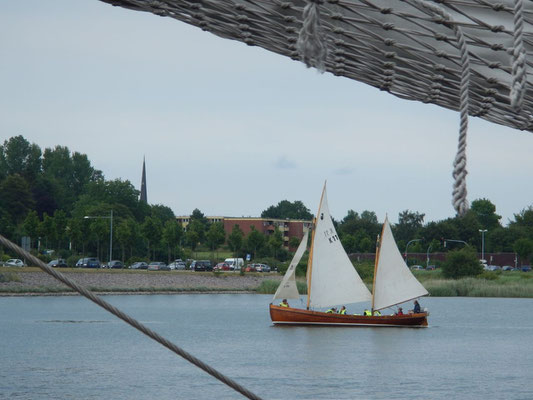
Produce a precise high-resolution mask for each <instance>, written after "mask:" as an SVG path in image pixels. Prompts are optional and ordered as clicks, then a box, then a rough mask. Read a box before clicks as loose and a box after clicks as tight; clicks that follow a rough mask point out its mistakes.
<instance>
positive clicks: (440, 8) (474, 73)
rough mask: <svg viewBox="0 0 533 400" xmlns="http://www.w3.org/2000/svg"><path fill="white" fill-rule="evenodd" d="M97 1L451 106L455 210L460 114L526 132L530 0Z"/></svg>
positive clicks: (460, 205) (530, 124) (461, 203)
mask: <svg viewBox="0 0 533 400" xmlns="http://www.w3.org/2000/svg"><path fill="white" fill-rule="evenodd" d="M101 1H103V2H106V3H110V4H112V5H115V6H121V7H124V8H128V9H133V10H137V11H146V12H151V13H153V14H156V15H160V16H165V17H171V18H175V19H177V20H180V21H183V22H186V23H188V24H191V25H194V26H197V27H199V28H201V29H203V30H204V31H209V32H211V33H213V34H215V35H217V36H220V37H223V38H227V39H233V40H238V41H241V42H244V43H246V44H248V45H250V46H259V47H262V48H264V49H267V50H270V51H273V52H275V53H278V54H281V55H284V56H288V57H291V58H292V59H294V60H299V61H303V62H304V63H306V64H307V66H309V67H316V68H317V69H319V70H320V71H328V72H331V73H332V74H334V75H338V76H343V77H346V78H350V79H355V80H357V81H360V82H363V83H366V84H369V85H372V86H374V87H376V88H379V89H380V90H383V91H387V92H389V93H391V94H393V95H395V96H398V97H400V98H403V99H408V100H416V101H421V102H424V103H432V104H436V105H439V106H442V107H445V108H448V109H451V110H457V111H459V112H460V129H459V141H458V148H457V155H456V157H455V160H454V171H453V177H454V187H453V200H452V203H453V205H454V208H455V210H456V211H457V214H458V215H464V214H465V213H466V212H467V211H468V202H467V200H466V194H467V191H466V175H467V171H466V133H467V125H468V116H469V115H470V116H476V117H480V118H483V119H486V120H488V121H490V122H494V123H497V124H501V125H505V126H508V127H511V128H516V129H520V130H525V131H529V132H533V115H532V111H533V108H532V107H533V98H532V92H531V90H530V87H529V83H530V81H531V79H532V77H531V74H530V71H531V67H532V60H531V58H530V54H531V51H532V48H533V29H532V23H533V1H531V0H498V1H496V0H433V1H431V0H101Z"/></svg>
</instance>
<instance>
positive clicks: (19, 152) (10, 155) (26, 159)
mask: <svg viewBox="0 0 533 400" xmlns="http://www.w3.org/2000/svg"><path fill="white" fill-rule="evenodd" d="M40 172H41V149H40V148H39V146H37V145H36V144H30V143H29V142H28V141H27V140H26V139H24V137H22V136H20V135H19V136H14V137H12V138H10V139H8V140H6V141H4V145H3V146H0V181H1V180H2V179H4V178H6V177H7V176H9V175H15V174H17V175H20V176H22V177H23V178H24V179H26V180H27V181H28V182H30V183H31V182H33V181H34V180H35V178H36V177H37V176H38V175H39V174H40Z"/></svg>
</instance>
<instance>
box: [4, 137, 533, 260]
mask: <svg viewBox="0 0 533 400" xmlns="http://www.w3.org/2000/svg"><path fill="white" fill-rule="evenodd" d="M111 212H112V213H113V255H112V256H113V259H122V260H123V261H126V262H133V261H134V260H137V259H151V260H154V259H160V260H165V259H168V260H171V259H174V258H178V257H181V258H183V257H190V256H191V255H193V254H194V253H195V252H196V251H198V250H210V251H212V252H213V253H215V252H216V251H217V250H218V249H225V250H227V251H230V252H231V253H232V254H234V255H235V256H243V255H245V254H251V255H252V256H253V257H271V258H274V259H276V260H280V261H283V260H286V259H287V258H288V257H290V254H289V252H288V251H287V249H286V248H284V247H283V236H282V233H281V232H279V231H277V230H276V231H275V232H274V233H273V234H271V235H264V234H263V233H261V232H259V231H257V230H252V232H250V233H249V234H248V235H247V236H245V235H244V233H243V232H242V230H241V229H240V228H239V227H238V226H235V227H234V228H233V231H232V232H231V233H230V234H228V235H227V234H226V232H225V231H224V227H223V225H222V223H209V222H208V220H207V219H206V218H205V216H204V214H203V213H202V212H201V211H200V210H198V209H195V210H194V211H193V212H192V214H191V219H190V223H189V225H188V226H187V229H186V231H185V230H184V229H183V228H182V227H181V225H179V224H178V223H177V221H176V217H175V215H174V213H173V211H172V210H171V209H170V208H169V207H167V206H165V205H162V204H155V205H149V204H146V203H144V202H141V201H140V200H139V191H138V190H137V189H135V187H134V186H133V185H132V184H131V182H129V181H128V180H121V179H115V180H106V179H105V177H104V174H103V173H102V171H100V170H97V169H96V168H94V167H93V166H92V165H91V162H90V161H89V160H88V158H87V156H86V155H85V154H81V153H78V152H71V151H70V150H69V149H68V148H67V147H65V146H56V147H54V148H45V149H44V151H43V150H42V149H41V148H40V147H39V146H38V145H37V144H34V143H29V142H28V141H27V140H26V139H25V138H24V137H23V136H14V137H11V138H10V139H8V140H6V141H4V143H3V145H2V146H0V233H1V234H2V235H3V236H5V237H7V238H8V239H10V240H12V241H13V242H15V243H20V241H21V238H22V237H23V236H28V237H30V238H31V247H32V248H33V249H37V248H38V247H39V246H40V249H41V250H43V249H52V250H54V251H55V252H54V254H55V255H56V256H60V257H62V258H69V257H70V258H72V259H74V258H76V257H78V256H80V255H91V256H96V257H99V258H100V259H107V254H108V252H109V245H110V243H109V237H110V229H111V224H110V222H111ZM261 216H262V217H264V218H281V219H285V218H290V219H304V220H311V219H312V217H313V215H312V213H311V212H310V210H309V209H308V208H307V207H306V206H305V205H304V204H303V203H302V202H301V201H294V202H291V201H288V200H282V201H280V202H279V203H278V204H277V205H272V206H270V207H268V208H267V209H266V210H264V211H263V212H262V213H261ZM85 217H90V218H85ZM424 218H425V214H423V213H419V212H417V211H410V210H405V211H403V212H401V213H400V214H399V216H398V223H397V224H395V225H393V233H394V235H395V238H396V241H397V243H398V247H399V248H400V250H401V251H403V250H404V249H405V248H406V246H407V244H409V249H408V250H409V252H426V251H427V249H428V248H431V251H432V252H436V251H439V252H446V251H449V250H453V249H456V248H458V246H462V245H463V244H467V245H469V246H471V247H473V248H474V249H477V250H478V251H480V249H481V233H480V230H482V231H485V232H484V233H483V234H484V245H485V251H486V252H516V253H517V254H518V255H519V256H520V258H521V259H522V260H523V261H524V260H527V261H531V257H532V256H533V208H532V207H528V208H526V209H524V210H522V211H520V212H518V213H517V214H515V215H514V219H513V220H512V221H510V222H509V224H508V225H507V226H503V225H502V224H501V217H500V216H499V215H497V213H496V206H495V205H494V204H493V203H492V202H491V201H490V200H488V199H477V200H474V201H473V202H472V204H471V208H470V210H469V211H468V213H467V214H466V215H465V216H464V217H460V218H459V217H451V218H448V219H445V220H441V221H430V222H425V221H424ZM334 223H335V225H336V228H337V231H338V233H339V237H340V238H341V241H342V244H343V246H344V247H345V249H346V251H347V252H348V253H367V252H374V251H375V243H376V238H377V235H378V234H379V233H380V231H381V222H380V221H378V218H377V216H376V214H375V212H373V211H368V210H365V211H362V212H361V213H358V212H356V211H354V210H349V211H348V212H347V215H346V216H345V217H344V218H343V219H341V220H338V221H334ZM297 245H298V239H296V238H291V239H290V247H291V248H295V247H296V246H297Z"/></svg>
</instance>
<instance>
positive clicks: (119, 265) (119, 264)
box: [107, 260, 124, 268]
mask: <svg viewBox="0 0 533 400" xmlns="http://www.w3.org/2000/svg"><path fill="white" fill-rule="evenodd" d="M107 268H124V264H123V263H122V261H119V260H113V261H109V263H108V264H107Z"/></svg>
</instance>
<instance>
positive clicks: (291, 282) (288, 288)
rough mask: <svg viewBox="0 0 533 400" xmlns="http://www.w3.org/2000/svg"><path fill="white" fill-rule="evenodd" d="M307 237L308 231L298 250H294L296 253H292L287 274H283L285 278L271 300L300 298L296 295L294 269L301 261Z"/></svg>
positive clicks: (298, 294)
mask: <svg viewBox="0 0 533 400" xmlns="http://www.w3.org/2000/svg"><path fill="white" fill-rule="evenodd" d="M308 237H309V231H307V232H305V234H304V237H303V239H302V241H301V242H300V245H299V246H298V249H297V250H296V253H294V257H293V258H292V261H291V263H290V264H289V268H287V272H285V276H284V277H283V279H282V280H281V283H280V284H279V286H278V290H276V293H275V294H274V297H273V300H276V299H299V298H300V293H298V288H297V287H296V276H295V272H296V267H297V266H298V263H299V262H300V260H301V259H302V256H303V255H304V253H305V249H306V248H307V238H308Z"/></svg>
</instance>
